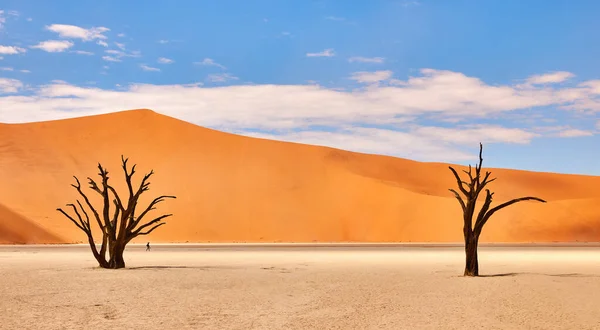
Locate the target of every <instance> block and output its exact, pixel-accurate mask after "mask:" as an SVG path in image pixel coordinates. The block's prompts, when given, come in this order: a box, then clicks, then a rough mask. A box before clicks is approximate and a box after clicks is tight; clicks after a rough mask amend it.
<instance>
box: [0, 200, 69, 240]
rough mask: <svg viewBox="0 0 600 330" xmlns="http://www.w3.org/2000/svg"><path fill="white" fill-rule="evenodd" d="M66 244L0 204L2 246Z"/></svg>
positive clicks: (0, 238)
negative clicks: (16, 244)
mask: <svg viewBox="0 0 600 330" xmlns="http://www.w3.org/2000/svg"><path fill="white" fill-rule="evenodd" d="M64 242H65V241H63V240H62V239H60V238H59V237H57V236H56V235H53V234H51V233H49V232H47V231H46V230H44V229H42V228H40V227H39V226H37V225H36V224H34V223H32V222H31V221H30V220H28V219H26V218H24V217H23V216H21V215H19V214H17V213H15V212H13V211H11V210H9V209H8V208H6V207H5V206H4V205H2V204H0V244H6V243H9V244H15V243H18V244H27V243H38V244H40V243H64Z"/></svg>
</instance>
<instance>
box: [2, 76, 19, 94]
mask: <svg viewBox="0 0 600 330" xmlns="http://www.w3.org/2000/svg"><path fill="white" fill-rule="evenodd" d="M21 88H23V83H22V82H21V81H19V80H17V79H9V78H0V92H1V93H4V94H8V93H16V92H18V91H19V90H20V89H21Z"/></svg>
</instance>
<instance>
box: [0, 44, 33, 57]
mask: <svg viewBox="0 0 600 330" xmlns="http://www.w3.org/2000/svg"><path fill="white" fill-rule="evenodd" d="M26 51H27V50H26V49H25V48H21V47H17V46H2V45H0V54H3V55H14V54H19V53H25V52H26Z"/></svg>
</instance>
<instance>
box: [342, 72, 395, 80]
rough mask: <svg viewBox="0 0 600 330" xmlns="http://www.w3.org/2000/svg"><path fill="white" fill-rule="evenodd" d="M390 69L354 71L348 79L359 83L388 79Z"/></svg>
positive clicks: (390, 73) (390, 75)
mask: <svg viewBox="0 0 600 330" xmlns="http://www.w3.org/2000/svg"><path fill="white" fill-rule="evenodd" d="M392 74H393V73H392V71H389V70H386V71H374V72H366V71H360V72H354V73H353V74H352V75H351V76H350V79H352V80H355V81H357V82H359V83H376V82H380V81H384V80H388V79H390V78H391V77H392Z"/></svg>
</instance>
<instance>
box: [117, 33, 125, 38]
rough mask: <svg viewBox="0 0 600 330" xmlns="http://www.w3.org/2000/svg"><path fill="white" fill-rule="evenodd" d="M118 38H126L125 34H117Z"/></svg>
mask: <svg viewBox="0 0 600 330" xmlns="http://www.w3.org/2000/svg"><path fill="white" fill-rule="evenodd" d="M117 37H119V38H123V37H125V33H119V34H117Z"/></svg>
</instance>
